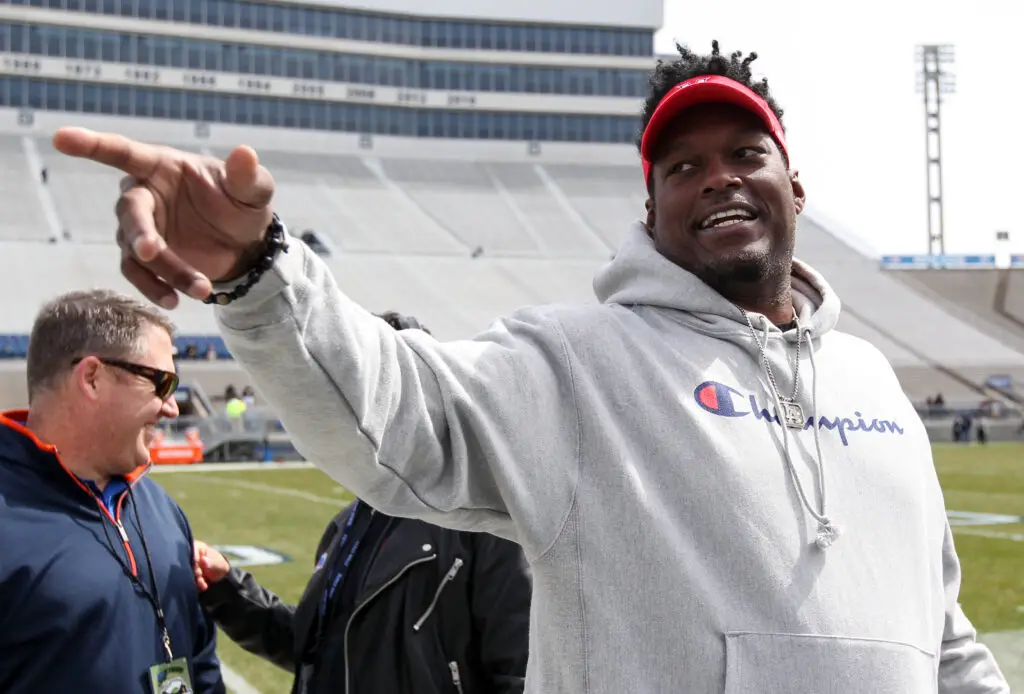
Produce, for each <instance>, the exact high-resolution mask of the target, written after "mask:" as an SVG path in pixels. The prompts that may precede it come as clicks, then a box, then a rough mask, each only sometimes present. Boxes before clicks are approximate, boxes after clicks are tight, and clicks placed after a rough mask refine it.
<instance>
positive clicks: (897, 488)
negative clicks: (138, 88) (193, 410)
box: [217, 224, 1009, 694]
mask: <svg viewBox="0 0 1024 694" xmlns="http://www.w3.org/2000/svg"><path fill="white" fill-rule="evenodd" d="M793 289H794V300H795V304H796V307H797V311H798V313H799V318H800V320H799V326H800V327H799V331H798V330H797V329H791V330H788V331H787V332H785V333H783V332H781V331H780V330H779V329H778V328H776V327H775V326H774V325H772V324H771V323H769V321H768V320H767V319H765V318H764V317H763V316H760V315H757V314H751V315H750V316H749V320H750V322H749V324H748V321H747V318H746V317H745V316H744V314H743V313H742V312H741V311H740V310H739V309H738V308H737V307H736V306H734V305H733V304H731V303H730V302H728V301H727V300H725V299H724V298H723V297H721V296H720V295H719V294H717V293H716V292H714V291H712V290H711V289H710V288H708V287H707V286H706V285H704V284H703V283H702V282H700V281H699V280H698V279H697V278H696V277H694V276H693V275H691V274H689V273H687V272H685V271H683V270H682V269H680V268H679V267H677V266H675V265H674V264H672V263H670V262H669V261H667V260H666V259H664V258H663V257H662V256H661V255H660V254H658V253H657V251H656V250H655V249H654V247H653V245H652V243H651V241H650V239H649V238H648V237H647V235H646V233H645V232H644V230H643V227H642V226H641V225H639V224H637V225H635V227H634V228H633V229H631V231H630V234H629V236H628V239H627V240H626V242H625V244H624V246H623V248H622V249H621V251H620V252H619V253H618V254H617V256H616V257H615V259H614V260H613V261H612V262H611V263H610V264H609V265H608V266H607V267H606V268H604V269H603V270H602V271H601V272H600V273H599V275H598V276H597V278H596V280H595V290H596V293H597V296H598V298H599V299H600V304H598V305H592V306H567V307H559V306H554V307H545V308H531V309H524V310H522V311H519V312H518V313H516V314H514V315H513V316H511V317H508V318H504V319H502V320H499V321H498V322H496V323H495V324H494V325H493V326H492V327H491V328H490V329H488V330H487V331H486V332H484V333H482V334H481V335H479V336H477V337H476V338H474V339H472V340H464V341H456V342H448V343H440V342H438V341H436V340H434V339H433V338H431V337H430V336H428V335H426V334H425V333H422V332H420V331H403V332H395V331H394V330H392V329H391V328H390V327H389V326H387V325H386V324H385V323H384V322H383V321H380V320H378V319H376V318H374V317H373V316H372V315H371V314H369V313H368V312H367V311H365V310H364V309H362V308H360V307H359V306H357V305H356V304H355V303H353V302H352V301H351V300H350V299H348V298H347V297H346V296H345V295H344V294H343V293H342V292H341V291H340V290H339V289H338V286H337V285H336V283H335V281H334V279H333V277H332V276H331V275H330V273H329V271H328V269H327V267H326V266H325V264H324V263H323V262H322V261H321V260H320V259H319V258H318V257H317V256H316V255H315V254H314V253H312V252H310V251H309V250H308V249H307V248H306V247H305V246H304V245H303V244H301V243H298V242H295V243H292V245H291V249H290V250H289V252H288V253H286V254H282V255H281V256H280V257H279V258H278V260H277V262H276V264H275V266H274V268H273V270H272V271H271V272H269V273H267V274H266V275H265V276H264V277H263V278H262V279H261V280H260V282H258V283H257V284H256V285H255V287H254V288H253V290H252V291H251V292H250V293H249V294H248V295H247V296H246V297H244V298H243V299H241V300H239V301H237V302H235V303H233V304H230V305H228V306H226V307H221V308H218V309H217V312H218V320H219V322H220V325H221V328H222V331H223V334H224V338H225V340H226V342H227V344H228V346H229V347H230V349H231V351H232V353H233V354H234V355H235V357H236V358H237V359H238V360H239V361H240V362H241V363H242V365H243V366H244V367H245V368H246V370H247V371H248V372H249V373H250V375H251V377H252V380H253V382H254V384H255V385H256V387H257V388H258V389H259V390H260V391H261V392H262V393H263V394H264V395H265V396H266V398H267V399H268V400H269V401H270V402H271V403H272V404H273V405H274V406H275V407H276V408H277V410H278V411H279V413H280V416H281V418H282V420H283V422H284V424H285V425H286V427H287V429H288V430H289V432H290V433H291V434H292V437H293V439H294V441H295V442H296V445H297V447H298V448H299V450H300V451H301V452H302V453H304V454H305V455H306V456H307V457H308V458H309V459H310V460H312V461H313V462H315V463H316V464H317V465H318V466H319V467H320V468H322V469H323V470H325V471H326V472H327V473H328V474H330V475H331V476H332V477H334V478H335V479H336V480H338V481H339V482H340V483H341V484H343V485H345V486H346V487H347V488H349V489H351V490H352V491H353V492H354V493H356V494H358V495H359V496H360V497H363V498H365V499H367V500H368V501H369V502H370V503H371V504H373V505H374V506H375V507H376V508H379V509H381V510H382V511H384V512H386V513H390V514H394V515H398V516H408V517H415V518H422V519H425V520H427V521H430V522H433V523H436V524H438V525H442V526H447V527H452V528H458V529H469V530H480V531H488V532H493V533H495V534H498V535H501V536H504V537H507V538H510V539H513V540H515V541H517V542H519V543H520V544H521V545H522V546H523V547H524V549H525V551H526V554H527V557H528V559H529V561H530V564H531V567H532V570H533V579H534V598H533V605H532V614H531V644H530V662H529V670H528V675H527V687H526V688H527V692H529V693H530V694H563V693H564V694H570V693H571V694H577V693H579V694H623V693H626V692H628V693H629V694H665V693H668V692H686V693H688V694H690V693H693V694H701V693H704V692H708V693H719V692H726V693H728V694H733V693H740V692H744V693H746V692H758V693H774V692H779V693H789V692H800V693H801V694H808V693H814V692H836V693H841V694H889V693H891V694H925V693H927V692H943V693H947V692H948V693H952V692H962V693H967V692H971V693H974V692H978V693H981V692H986V693H990V692H1007V691H1009V689H1008V687H1007V686H1006V683H1005V681H1004V679H1003V676H1002V674H1001V673H1000V671H999V668H998V667H997V665H996V663H995V662H994V660H993V659H992V656H991V654H990V653H989V651H988V650H987V649H986V648H985V647H984V646H982V645H980V644H979V643H977V642H976V641H975V632H974V629H973V628H972V626H971V624H970V622H969V621H968V619H967V618H966V617H965V616H964V614H963V613H962V611H961V609H960V607H959V605H958V602H957V596H958V593H959V587H960V569H959V563H958V560H957V556H956V553H955V550H954V546H953V538H952V534H951V533H950V529H949V525H948V523H947V520H946V515H945V509H944V503H943V498H942V492H941V490H940V488H939V484H938V481H937V478H936V474H935V470H934V467H933V464H932V458H931V451H930V446H929V441H928V438H927V436H926V434H925V431H924V427H923V425H922V424H921V421H920V420H919V418H918V417H917V415H916V413H915V411H914V409H913V407H912V406H911V404H910V402H909V401H908V400H907V398H906V397H905V395H904V394H903V391H902V389H901V388H900V385H899V383H898V382H897V380H896V377H895V375H894V374H893V371H892V369H891V367H890V365H889V364H888V363H887V362H886V360H885V358H884V357H883V356H882V355H881V353H879V352H878V350H876V349H875V348H873V347H872V346H871V345H869V344H868V343H866V342H864V341H862V340H859V339H857V338H854V337H851V336H849V335H845V334H841V333H839V332H837V331H836V330H835V329H834V328H835V324H836V321H837V319H838V316H839V310H840V303H839V299H838V298H837V297H836V295H835V294H834V293H833V292H832V290H831V289H830V288H829V286H828V285H827V284H826V283H825V281H824V280H823V279H822V278H821V277H820V276H819V275H818V274H817V273H816V272H814V271H813V270H812V269H811V268H809V267H807V266H806V265H804V264H801V263H799V262H795V263H794V269H793ZM392 308H397V309H401V307H392ZM801 332H802V340H799V343H800V347H801V349H800V355H801V356H800V362H799V369H798V371H799V375H800V388H799V390H798V394H797V398H796V399H797V402H798V404H799V405H800V408H801V409H802V414H801V413H799V412H797V415H798V416H799V418H800V421H802V422H803V424H802V425H800V424H798V428H796V429H791V428H788V427H786V426H784V425H783V424H782V423H780V418H779V414H778V413H779V403H778V402H777V400H776V398H775V396H774V394H773V392H772V389H771V388H770V386H769V383H770V381H769V378H768V375H767V374H768V371H769V369H768V368H767V367H766V363H767V364H768V365H770V367H771V372H772V373H773V375H774V378H775V380H776V382H777V384H778V389H779V391H780V392H781V394H782V395H783V396H789V395H790V394H791V393H792V391H793V383H794V376H795V373H796V371H797V369H795V368H794V363H793V360H794V358H795V356H796V353H797V344H798V336H799V333H801ZM759 344H760V345H761V346H762V347H759ZM762 348H763V352H764V356H763V357H762V354H761V349H762ZM833 531H838V538H837V539H836V538H835V537H834V535H835V533H834V532H833ZM829 540H832V542H831V544H830V542H829ZM409 628H410V629H411V628H412V625H411V624H410V625H409ZM438 657H439V658H440V657H443V656H442V654H439V656H438Z"/></svg>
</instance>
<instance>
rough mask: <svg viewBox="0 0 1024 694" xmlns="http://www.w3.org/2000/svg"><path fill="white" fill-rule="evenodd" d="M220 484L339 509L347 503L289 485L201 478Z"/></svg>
mask: <svg viewBox="0 0 1024 694" xmlns="http://www.w3.org/2000/svg"><path fill="white" fill-rule="evenodd" d="M211 483H212V484H222V485H224V486H225V487H237V488H238V489H251V490H252V491H255V492H266V493H267V494H277V495H278V496H291V497H295V498H296V499H305V500H306V501H312V502H313V503H315V504H327V505H328V506H333V507H334V508H337V509H340V508H341V507H342V506H343V505H345V504H346V503H347V500H345V499H342V498H341V497H333V498H332V497H329V496H317V495H316V494H310V493H309V492H303V491H299V490H298V489H291V488H290V487H272V486H270V485H269V484H260V483H259V482H246V481H244V480H226V479H224V478H223V477H210V478H207V479H204V480H203V484H211Z"/></svg>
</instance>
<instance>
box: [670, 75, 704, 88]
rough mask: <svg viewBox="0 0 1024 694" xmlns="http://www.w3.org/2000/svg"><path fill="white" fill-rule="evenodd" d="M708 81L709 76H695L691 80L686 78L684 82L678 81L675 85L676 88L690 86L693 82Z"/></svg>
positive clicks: (702, 82) (701, 82)
mask: <svg viewBox="0 0 1024 694" xmlns="http://www.w3.org/2000/svg"><path fill="white" fill-rule="evenodd" d="M709 81H710V78H708V77H697V78H695V79H692V80H687V81H686V82H680V83H679V84H677V85H676V89H686V88H687V87H692V86H693V85H695V84H704V83H705V82H709Z"/></svg>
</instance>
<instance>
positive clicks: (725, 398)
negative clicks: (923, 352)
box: [693, 381, 903, 446]
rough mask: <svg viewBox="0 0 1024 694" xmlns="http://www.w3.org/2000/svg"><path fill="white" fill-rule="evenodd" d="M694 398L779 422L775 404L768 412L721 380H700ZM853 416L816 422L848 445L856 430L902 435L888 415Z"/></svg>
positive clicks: (715, 408)
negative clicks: (850, 436)
mask: <svg viewBox="0 0 1024 694" xmlns="http://www.w3.org/2000/svg"><path fill="white" fill-rule="evenodd" d="M693 399H694V400H696V401H697V404H698V405H700V406H701V408H703V409H704V410H706V411H707V412H710V413H711V414H715V415H718V416H719V417H746V416H747V415H750V414H752V415H754V419H756V420H758V421H760V420H766V421H768V422H771V423H773V424H780V425H781V422H780V421H779V415H778V413H777V412H775V411H774V408H773V410H772V411H771V412H769V411H768V408H766V407H761V406H760V405H759V404H758V402H757V398H756V397H754V395H751V394H745V393H741V392H740V391H738V390H736V389H735V388H731V387H729V386H727V385H725V384H724V383H718V382H717V381H705V382H704V383H701V384H700V385H699V386H697V388H696V390H694V391H693ZM853 416H854V417H856V419H852V418H850V417H832V418H831V419H830V418H828V417H818V421H817V425H818V428H819V429H827V430H829V431H838V432H839V439H840V440H841V441H842V442H843V445H844V446H849V445H850V442H849V439H848V438H847V434H848V433H850V432H855V431H862V432H866V433H871V434H896V435H898V436H903V428H902V427H901V426H900V425H899V424H897V423H896V422H895V421H890V420H888V419H871V420H868V419H865V418H864V415H862V414H861V413H860V412H854V413H853ZM814 425H815V422H814V417H813V416H809V417H808V418H807V422H806V423H805V424H804V429H810V428H811V427H812V426H814Z"/></svg>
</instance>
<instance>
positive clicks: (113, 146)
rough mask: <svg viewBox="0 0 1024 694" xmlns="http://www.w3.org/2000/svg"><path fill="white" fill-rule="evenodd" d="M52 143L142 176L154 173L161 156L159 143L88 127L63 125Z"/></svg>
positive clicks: (72, 154) (73, 154)
mask: <svg viewBox="0 0 1024 694" xmlns="http://www.w3.org/2000/svg"><path fill="white" fill-rule="evenodd" d="M53 147H54V149H56V150H57V151H58V152H60V153H61V154H66V155H68V156H69V157H79V158H82V159H91V160H92V161H94V162H97V163H99V164H104V165H106V166H112V167H114V168H115V169H120V170H121V171H123V172H125V173H126V174H128V175H129V176H134V177H135V178H139V179H143V180H145V179H147V178H149V177H150V176H151V175H152V174H153V171H155V170H156V167H157V165H158V164H159V163H160V158H161V156H162V155H161V149H162V148H160V147H157V146H156V145H148V144H146V143H144V142H136V141H135V140H130V139H128V138H127V137H125V136H123V135H117V134H116V133H98V132H95V131H93V130H86V129H85V128H60V129H59V130H57V132H56V133H54V136H53Z"/></svg>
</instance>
